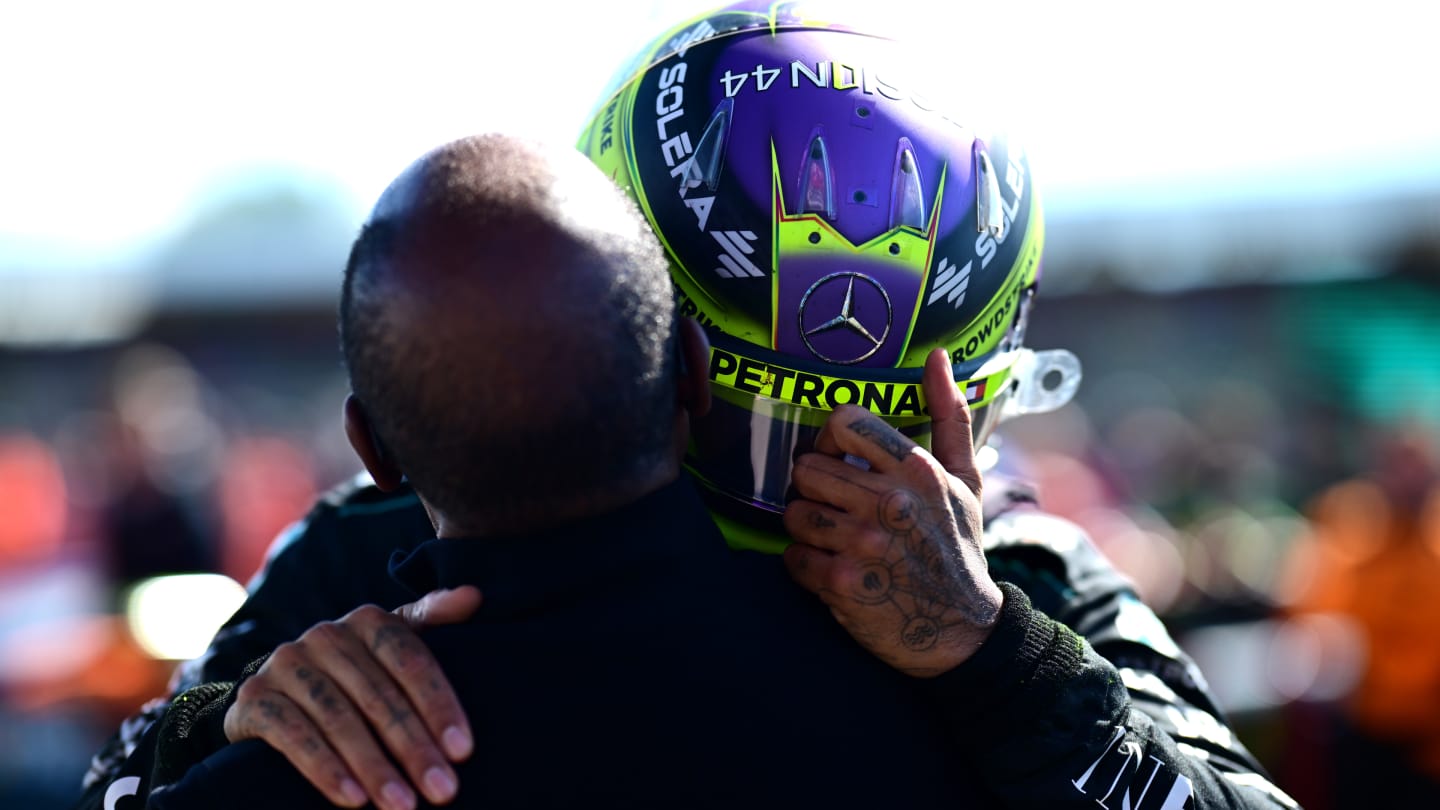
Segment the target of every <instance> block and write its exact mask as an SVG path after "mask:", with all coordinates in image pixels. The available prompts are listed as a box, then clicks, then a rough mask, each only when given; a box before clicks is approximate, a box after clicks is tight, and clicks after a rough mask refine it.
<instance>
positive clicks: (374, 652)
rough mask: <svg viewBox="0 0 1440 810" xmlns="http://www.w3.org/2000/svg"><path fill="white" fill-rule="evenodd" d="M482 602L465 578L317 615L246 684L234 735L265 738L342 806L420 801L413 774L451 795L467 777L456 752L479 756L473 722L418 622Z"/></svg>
mask: <svg viewBox="0 0 1440 810" xmlns="http://www.w3.org/2000/svg"><path fill="white" fill-rule="evenodd" d="M479 606H480V592H479V591H478V590H476V589H475V588H473V587H469V586H466V587H462V588H457V589H455V590H453V591H435V592H432V593H430V594H427V595H426V596H425V597H424V598H422V599H420V600H419V601H417V602H412V603H410V604H408V605H402V606H401V607H399V608H396V610H395V612H394V613H387V612H386V611H384V610H382V609H380V608H378V607H376V606H374V605H366V606H364V607H360V608H356V609H355V610H353V611H351V612H350V613H348V614H347V615H346V616H345V617H344V618H342V619H340V620H339V621H334V622H324V623H321V624H317V625H315V626H314V627H312V628H310V629H309V630H306V631H305V633H304V635H302V636H300V638H298V639H296V640H295V641H292V642H288V643H286V644H282V645H280V646H279V647H278V648H277V649H276V650H275V652H274V653H272V654H271V655H270V657H269V658H268V659H266V661H265V663H264V664H263V665H262V666H261V667H260V670H259V671H258V672H256V673H255V674H254V675H253V676H251V677H250V678H249V679H248V680H246V681H245V682H244V683H243V684H241V685H240V689H239V690H238V692H237V694H236V701H235V705H234V706H232V707H230V710H229V711H228V712H226V714H225V736H226V737H228V738H229V739H230V741H231V742H236V741H239V740H243V739H247V738H252V737H258V738H260V739H262V740H265V741H266V742H267V743H269V744H270V745H271V747H273V748H275V749H277V750H279V751H280V752H281V753H282V754H284V755H285V758H286V759H288V760H290V763H291V764H292V765H294V766H295V768H296V770H298V771H300V773H301V774H303V775H304V776H305V778H306V779H307V780H309V781H310V783H311V784H313V785H315V787H317V788H319V789H320V791H321V792H322V793H324V794H325V795H326V796H327V797H328V798H329V799H330V801H332V802H334V803H335V804H338V805H340V806H342V807H360V806H362V805H364V804H366V803H367V802H370V801H373V802H374V803H375V805H376V807H379V808H381V810H411V808H414V807H415V804H416V799H415V793H414V791H413V790H412V789H411V787H410V785H415V786H417V787H418V788H419V789H420V792H421V793H423V794H424V795H425V797H426V798H427V799H429V800H430V801H431V802H433V803H435V804H443V803H445V802H447V801H449V800H450V799H452V798H453V797H454V796H455V792H456V790H457V786H456V783H455V772H454V770H452V769H451V767H450V765H449V763H448V762H447V761H446V757H447V756H448V758H449V760H450V761H454V762H459V761H461V760H463V759H465V758H466V757H468V756H469V755H470V750H471V747H472V745H473V742H472V737H471V734H470V724H469V722H468V721H467V720H466V718H465V712H464V711H463V710H462V709H461V707H460V702H459V700H458V699H457V698H456V697H455V693H454V692H453V691H452V690H451V688H450V684H449V683H448V682H447V681H446V680H445V676H444V674H443V673H442V672H441V671H440V666H439V664H437V663H436V662H435V659H434V658H433V657H431V655H430V651H429V650H428V649H427V648H426V647H425V644H424V643H423V642H421V641H420V639H419V638H418V637H417V636H416V635H415V630H416V629H418V628H420V627H425V626H431V625H439V624H453V623H455V622H459V621H464V620H465V619H467V618H469V617H470V616H471V615H472V614H473V613H474V612H475V610H476V608H478V607H479ZM382 745H383V746H384V748H385V749H387V750H389V752H390V754H391V755H392V756H393V757H394V758H395V760H396V761H397V762H399V763H400V765H401V766H402V767H404V769H405V771H406V773H407V775H408V777H409V779H408V783H407V780H406V779H405V778H404V777H401V776H400V774H399V773H397V772H396V769H395V766H394V765H392V764H391V762H390V760H389V759H387V758H386V756H385V754H384V752H383V751H382V750H381V746H382ZM442 749H443V750H444V752H445V753H444V755H442V754H441V753H440V752H441V750H442Z"/></svg>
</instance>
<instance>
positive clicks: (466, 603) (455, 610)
mask: <svg viewBox="0 0 1440 810" xmlns="http://www.w3.org/2000/svg"><path fill="white" fill-rule="evenodd" d="M480 601H481V597H480V589H479V588H477V587H475V586H474V585H461V586H460V587H458V588H452V589H450V590H441V591H431V592H430V593H427V594H425V595H424V596H423V597H421V598H420V599H419V600H418V601H415V602H411V603H410V604H408V605H401V606H400V607H398V608H395V615H396V616H399V617H400V618H402V619H404V620H405V623H406V624H408V625H410V626H411V627H434V626H436V625H441V624H456V623H459V622H463V621H465V620H466V619H468V618H470V617H471V616H473V615H475V611H476V610H478V609H479V608H480Z"/></svg>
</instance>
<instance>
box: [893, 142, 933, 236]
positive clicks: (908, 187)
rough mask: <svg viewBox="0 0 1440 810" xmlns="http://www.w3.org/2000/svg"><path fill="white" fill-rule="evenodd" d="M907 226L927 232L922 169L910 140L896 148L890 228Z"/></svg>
mask: <svg viewBox="0 0 1440 810" xmlns="http://www.w3.org/2000/svg"><path fill="white" fill-rule="evenodd" d="M901 225H907V226H909V227H911V228H915V229H916V230H921V231H923V230H925V192H924V189H923V188H921V185H920V167H919V166H918V165H917V164H916V162H915V147H913V146H911V145H910V139H909V138H901V139H900V141H899V143H897V144H896V146H895V174H894V178H893V179H892V180H891V186H890V227H891V228H898V227H900V226H901Z"/></svg>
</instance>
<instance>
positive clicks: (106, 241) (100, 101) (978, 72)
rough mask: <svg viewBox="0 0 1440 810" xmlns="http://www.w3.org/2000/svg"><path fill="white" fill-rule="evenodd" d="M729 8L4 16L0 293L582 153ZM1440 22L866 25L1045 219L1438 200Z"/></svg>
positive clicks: (1392, 6) (1034, 13)
mask: <svg viewBox="0 0 1440 810" xmlns="http://www.w3.org/2000/svg"><path fill="white" fill-rule="evenodd" d="M881 3H883V4H882V5H877V4H881ZM710 5H711V3H709V2H698V1H697V0H654V1H653V2H647V1H646V0H640V1H639V2H610V3H598V2H575V3H573V5H572V4H565V6H564V8H563V9H562V8H561V6H560V4H556V3H545V2H520V3H504V4H502V3H498V2H491V0H468V2H440V1H439V0H432V1H431V2H422V1H419V0H416V1H413V2H406V3H403V4H402V3H384V4H379V3H376V4H369V3H364V2H332V1H331V0H324V1H323V2H321V1H318V0H317V1H315V2H305V1H304V0H284V1H283V2H280V1H277V0H255V1H254V2H247V3H231V4H224V5H220V4H211V3H204V2H193V0H191V1H190V2H179V1H177V0H131V2H125V3H113V2H99V1H92V2H53V3H52V2H16V3H8V4H5V5H4V6H3V7H0V122H3V123H0V251H5V252H7V253H9V254H10V255H4V254H3V253H0V271H3V270H5V269H6V268H7V267H10V266H12V265H14V264H15V263H16V262H17V261H18V260H22V259H33V258H34V256H35V254H37V253H43V254H45V255H51V254H53V255H55V256H61V255H65V254H74V255H75V256H81V255H90V256H95V255H101V254H104V253H106V252H117V251H123V250H125V249H126V248H127V247H128V246H133V245H135V244H139V243H142V242H145V241H147V240H153V239H156V238H158V237H159V236H161V235H163V234H164V232H165V231H166V230H167V229H168V228H170V227H173V226H174V225H175V224H176V222H177V221H179V220H181V219H183V217H184V216H185V214H186V212H187V210H189V209H191V208H192V207H193V206H194V204H195V202H196V199H197V195H198V194H199V193H201V191H202V190H203V189H205V188H206V187H207V183H210V182H212V181H214V180H215V179H216V178H222V177H233V176H234V175H235V174H236V173H237V172H241V171H244V170H245V169H246V168H247V167H256V166H270V167H273V166H276V165H280V166H288V167H294V168H296V169H297V170H299V171H302V172H305V173H307V174H311V175H315V176H320V177H331V178H334V179H335V180H336V181H337V182H338V183H339V184H340V185H341V186H342V187H343V188H345V189H347V190H348V191H349V192H350V193H351V194H353V195H354V199H355V205H356V208H357V210H363V208H365V207H368V205H369V203H370V202H371V201H372V200H373V199H374V197H375V195H376V194H378V192H379V191H380V189H381V188H383V186H384V185H385V184H386V183H387V182H388V180H389V179H390V178H391V177H392V176H393V175H394V174H395V173H396V172H397V171H398V170H399V169H400V168H401V167H403V166H404V165H405V164H406V163H408V162H409V161H410V160H411V159H413V158H414V157H416V156H417V155H418V154H419V153H421V152H423V151H424V150H425V149H427V148H429V147H431V146H434V145H436V144H438V143H441V142H443V141H445V140H448V139H450V138H453V137H457V136H459V135H463V134H466V133H469V132H473V131H477V130H483V129H491V128H497V127H504V128H509V129H516V128H518V129H522V130H528V131H533V132H537V133H546V132H548V133H552V134H556V135H561V136H564V137H567V138H568V137H569V136H571V135H572V134H573V133H574V132H576V131H577V129H578V128H579V126H580V124H581V122H582V120H583V118H584V117H585V115H586V113H587V112H588V110H589V108H590V105H591V104H592V103H593V102H594V101H595V100H596V96H597V95H598V93H599V92H600V91H601V89H602V87H603V85H604V84H605V83H606V81H607V79H608V77H609V74H610V72H611V71H612V69H613V68H614V67H615V66H616V65H617V63H618V62H619V61H620V60H621V59H623V58H624V57H625V56H627V55H629V54H630V52H631V51H632V50H633V49H634V48H635V47H636V46H637V45H638V44H639V43H640V42H642V41H643V40H644V39H646V38H647V37H648V36H649V35H651V34H652V33H654V32H655V31H656V30H657V29H658V28H660V27H663V25H664V24H667V23H669V22H670V21H672V20H674V19H676V18H679V17H683V16H685V15H688V14H689V13H690V12H692V11H694V10H697V9H702V8H707V7H709V6H710ZM1430 7H1431V6H1430V4H1427V3H1421V2H1399V1H1398V0H1370V1H1369V2H1366V3H1363V4H1354V3H1346V4H1343V5H1342V4H1339V3H1336V4H1333V5H1327V4H1325V3H1323V2H1311V3H1279V2H1268V3H1267V2H1261V1H1260V0H1250V1H1249V2H1244V3H1241V2H1211V3H1198V4H1170V3H1154V2H1133V3H1114V2H1111V3H1106V2H1095V3H1073V2H1067V3H1061V2H1055V3H1026V2H1007V3H993V2H992V3H986V4H983V5H971V4H967V3H960V2H955V3H940V2H922V3H919V4H918V5H916V6H914V7H913V8H914V9H920V10H912V11H910V12H905V11H903V9H904V8H906V6H904V5H903V3H897V2H894V0H875V2H874V3H872V4H871V9H872V10H875V9H877V8H880V9H883V10H884V11H886V12H891V13H894V14H902V15H903V14H905V13H908V14H910V15H912V16H913V17H914V20H915V23H916V30H917V36H918V37H925V38H929V40H930V41H932V42H934V43H936V44H937V48H936V50H935V53H937V54H940V55H941V59H940V63H941V64H942V65H943V69H944V70H945V71H946V72H947V73H948V75H950V76H951V77H953V79H952V80H953V82H954V83H955V86H956V87H957V89H964V90H965V91H967V92H976V91H979V92H980V94H981V95H982V96H983V97H984V98H985V99H987V101H988V103H991V104H993V105H994V106H995V108H996V110H997V111H998V112H999V114H1001V115H1003V116H1005V120H1007V121H1009V122H1010V123H1011V124H1012V129H1014V130H1016V131H1017V132H1018V133H1020V134H1021V135H1022V136H1023V138H1024V140H1025V141H1026V142H1027V143H1028V144H1029V147H1030V153H1031V156H1032V160H1033V161H1034V164H1035V168H1036V171H1037V179H1038V181H1039V182H1040V183H1041V184H1043V187H1044V188H1046V189H1048V191H1049V198H1050V201H1051V205H1052V210H1059V209H1060V208H1063V207H1064V206H1067V205H1068V206H1072V207H1076V206H1080V205H1085V206H1097V205H1098V206H1114V205H1127V204H1128V205H1146V204H1152V203H1153V202H1154V201H1155V200H1163V198H1164V197H1166V195H1169V194H1176V195H1179V197H1180V198H1182V199H1195V198H1209V199H1213V200H1221V201H1224V200H1227V199H1236V198H1239V197H1244V196H1247V195H1254V194H1261V195H1280V194H1283V193H1286V192H1290V191H1294V190H1295V189H1297V188H1298V189H1300V191H1301V193H1302V194H1309V193H1341V192H1344V191H1346V190H1348V189H1351V188H1355V187H1361V186H1389V185H1394V184H1411V185H1415V184H1424V185H1426V186H1427V187H1428V188H1432V189H1434V188H1440V105H1437V104H1436V102H1435V98H1436V90H1435V80H1436V77H1437V75H1440V71H1437V68H1436V67H1435V65H1434V61H1433V60H1434V56H1433V54H1434V52H1435V51H1434V49H1435V32H1436V30H1440V28H1437V25H1436V23H1437V22H1440V12H1437V11H1431V10H1429V9H1430ZM1001 10H1004V12H1005V13H1006V14H1008V15H1010V16H1009V17H1008V18H1003V19H1002V17H1001V13H1000V12H1001ZM902 19H903V17H902ZM892 22H894V20H892ZM517 111H523V112H517ZM1277 177H1285V178H1287V179H1286V180H1285V182H1284V183H1283V184H1281V183H1280V182H1279V181H1278V180H1276V179H1275V178H1277ZM7 245H8V246H9V247H8V248H7V247H6V246H7ZM60 263H61V264H63V262H60Z"/></svg>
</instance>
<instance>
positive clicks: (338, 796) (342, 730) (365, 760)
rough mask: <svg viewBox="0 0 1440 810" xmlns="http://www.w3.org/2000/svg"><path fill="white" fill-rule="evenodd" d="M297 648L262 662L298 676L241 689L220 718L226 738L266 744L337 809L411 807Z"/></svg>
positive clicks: (396, 779) (347, 709)
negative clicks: (371, 803) (371, 805)
mask: <svg viewBox="0 0 1440 810" xmlns="http://www.w3.org/2000/svg"><path fill="white" fill-rule="evenodd" d="M303 650H304V648H303V647H302V646H300V645H299V644H298V643H292V644H287V645H283V646H281V647H280V648H279V649H277V650H276V651H275V653H274V654H273V655H271V657H270V659H271V660H270V661H268V662H266V664H265V666H266V668H267V669H269V670H270V672H271V673H274V672H276V671H284V672H290V673H299V674H300V675H301V676H303V677H297V678H292V679H288V680H282V679H280V678H277V677H275V675H274V674H271V675H269V676H268V677H266V672H265V670H262V671H261V673H259V674H257V675H256V676H255V677H253V678H251V679H250V680H248V681H246V682H245V683H244V684H243V685H242V686H241V687H240V691H239V693H238V694H237V696H236V703H235V706H234V707H233V708H232V709H231V712H230V714H227V715H226V734H227V736H229V737H230V739H232V740H239V739H244V738H246V737H258V738H260V739H263V740H265V741H266V742H267V743H269V744H270V746H271V747H273V748H275V749H276V750H278V751H279V752H280V753H281V754H283V755H284V756H285V758H286V759H287V760H289V761H290V763H291V764H292V765H294V766H295V768H296V770H298V771H300V773H301V774H302V775H303V776H304V777H305V778H306V780H308V781H309V782H310V783H311V784H313V785H315V786H316V787H317V788H319V789H320V790H321V791H322V792H324V793H325V794H326V796H328V797H330V799H331V801H335V802H338V803H340V804H342V805H343V806H346V807H359V806H361V805H364V804H365V803H366V801H367V800H374V802H375V804H376V806H377V807H380V808H383V810H410V808H413V807H414V806H415V795H414V793H413V792H411V791H410V789H409V788H407V787H405V785H404V780H403V777H401V776H400V774H399V773H398V772H397V771H396V770H395V768H394V767H393V766H391V764H390V761H389V760H388V759H386V757H385V755H384V753H382V752H381V750H380V748H379V747H378V746H377V745H376V743H375V740H374V737H373V736H372V735H371V733H370V731H369V729H368V728H366V727H365V723H364V721H363V720H361V719H360V716H359V715H358V714H357V713H356V711H355V709H354V707H353V706H350V705H348V702H346V703H345V704H343V705H342V702H341V698H340V697H339V696H338V692H337V691H336V690H335V688H334V686H333V685H330V684H328V683H327V682H325V681H323V680H317V678H323V676H317V673H318V670H317V669H316V668H315V666H314V663H313V662H312V661H310V659H309V657H308V656H307V655H306V654H305V653H304V652H303ZM317 683H319V684H323V685H322V686H319V687H317V686H316V685H315V684H317ZM271 684H274V685H275V687H274V688H272V686H271ZM232 716H233V717H235V718H236V720H235V722H234V723H232V722H231V717H232ZM357 795H358V800H357Z"/></svg>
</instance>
